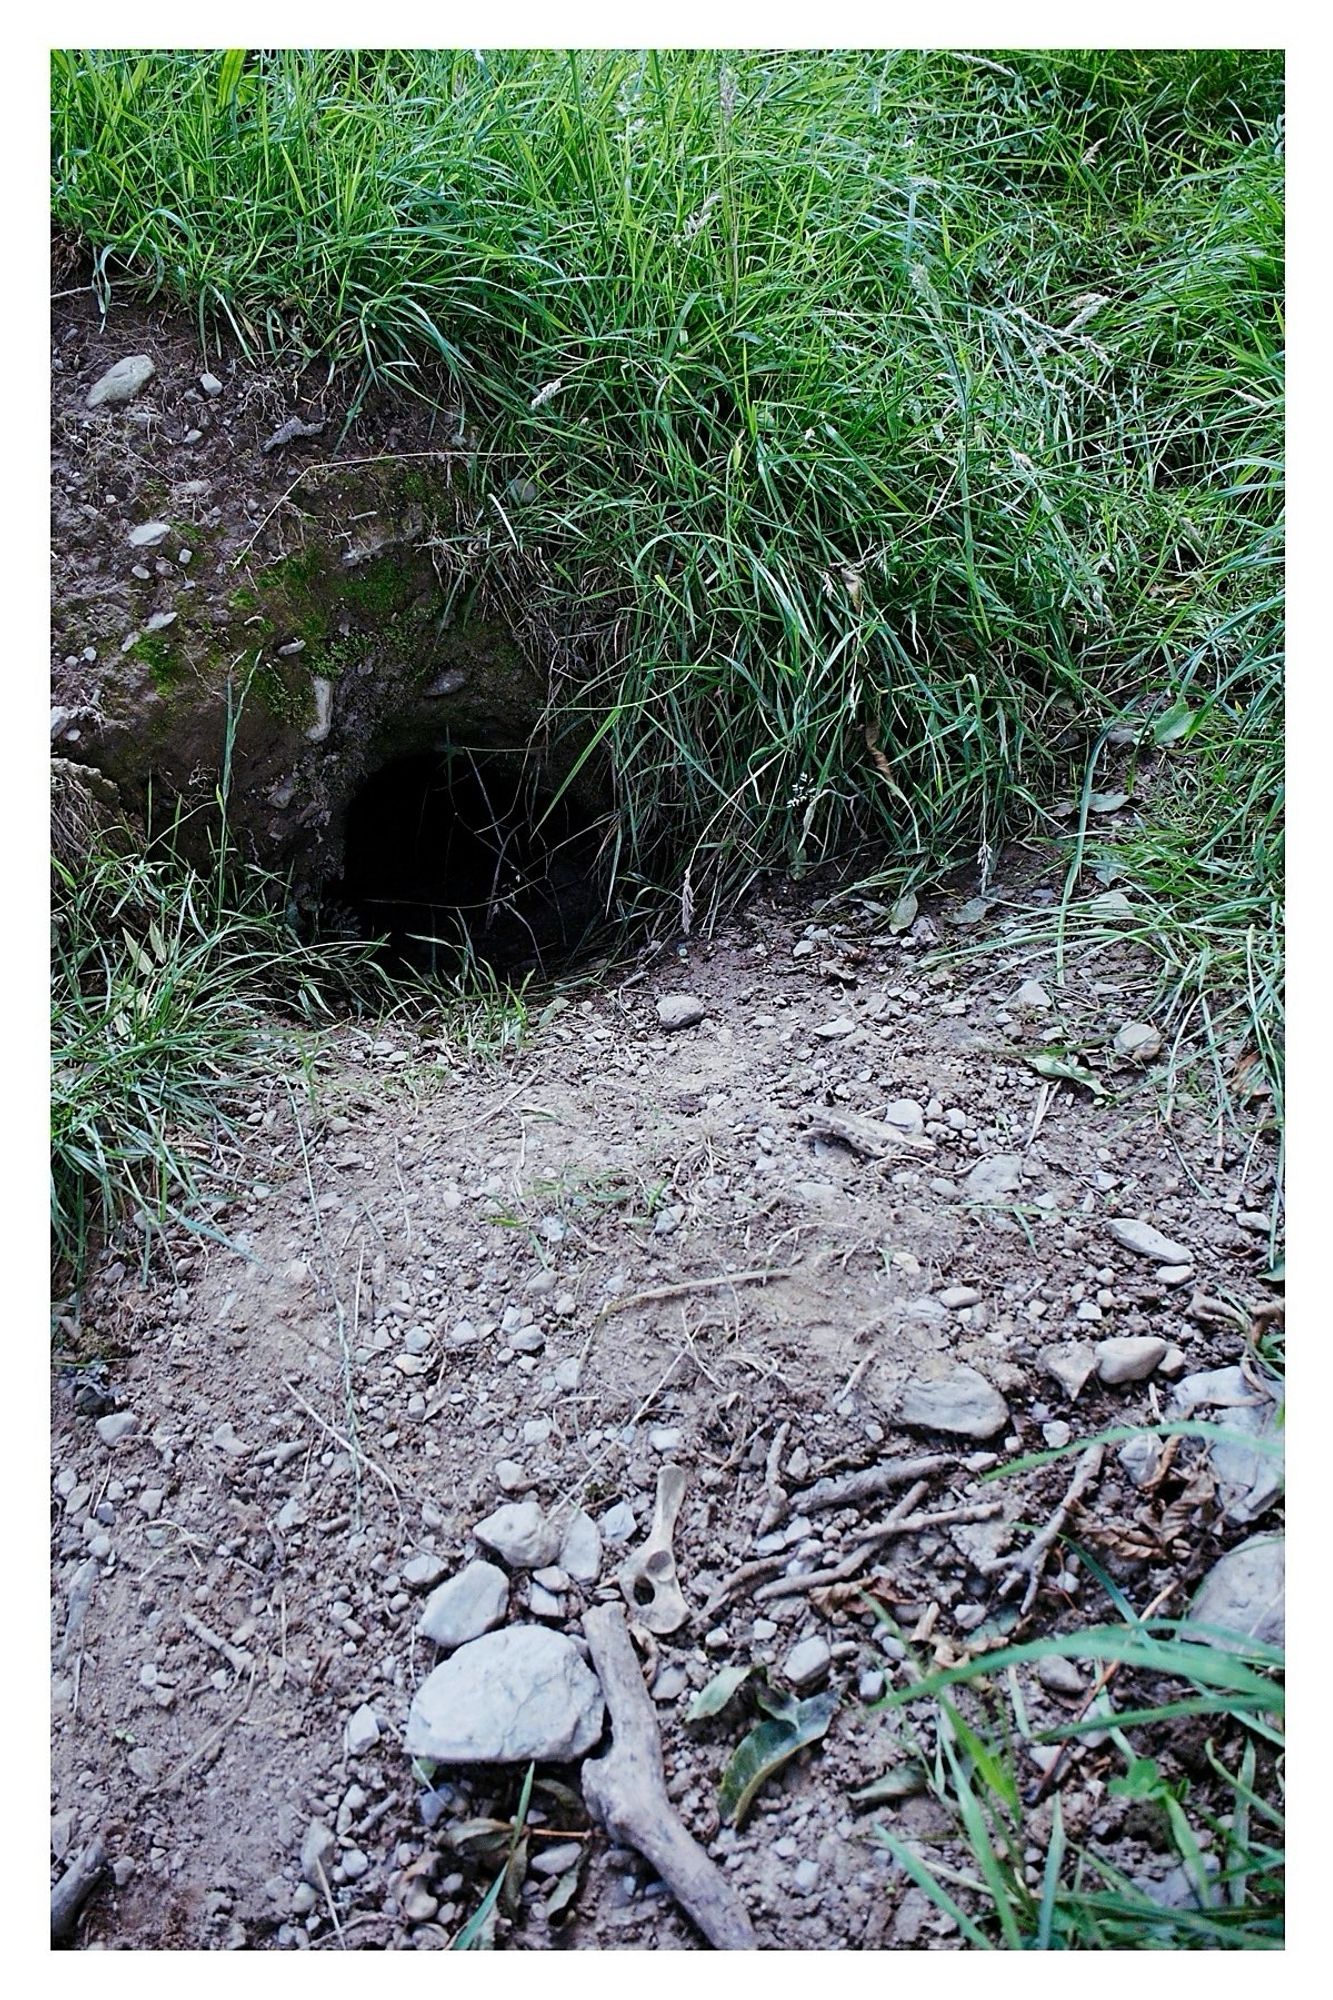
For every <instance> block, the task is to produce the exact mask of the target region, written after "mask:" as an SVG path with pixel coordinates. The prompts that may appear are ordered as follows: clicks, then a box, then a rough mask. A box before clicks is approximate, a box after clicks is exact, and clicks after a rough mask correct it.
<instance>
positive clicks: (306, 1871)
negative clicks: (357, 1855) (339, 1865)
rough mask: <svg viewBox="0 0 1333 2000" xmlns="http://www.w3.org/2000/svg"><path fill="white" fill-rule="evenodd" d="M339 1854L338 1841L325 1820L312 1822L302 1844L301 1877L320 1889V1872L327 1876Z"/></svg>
mask: <svg viewBox="0 0 1333 2000" xmlns="http://www.w3.org/2000/svg"><path fill="white" fill-rule="evenodd" d="M337 1853H338V1841H337V1838H336V1836H335V1834H334V1831H333V1828H332V1827H330V1826H325V1824H324V1822H323V1820H321V1819H315V1820H311V1822H310V1825H309V1827H308V1829H307V1830H306V1836H305V1839H304V1840H303V1841H302V1842H301V1875H302V1877H303V1879H304V1880H305V1881H307V1882H309V1883H310V1884H311V1885H312V1886H313V1887H314V1888H316V1889H317V1888H318V1887H319V1877H320V1871H321V1870H322V1871H323V1873H324V1874H325V1875H327V1874H328V1873H329V1871H330V1870H331V1869H332V1867H333V1863H334V1860H335V1859H336V1857H337Z"/></svg>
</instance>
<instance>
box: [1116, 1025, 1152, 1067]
mask: <svg viewBox="0 0 1333 2000" xmlns="http://www.w3.org/2000/svg"><path fill="white" fill-rule="evenodd" d="M1112 1047H1113V1048H1114V1049H1115V1052H1116V1054H1117V1055H1118V1056H1124V1057H1125V1058H1126V1059H1127V1060H1128V1061H1130V1062H1151V1061H1152V1059H1153V1057H1154V1056H1156V1055H1160V1054H1161V1052H1162V1037H1161V1035H1160V1034H1159V1033H1158V1031H1157V1029H1156V1028H1154V1027H1153V1025H1152V1023H1151V1022H1150V1021H1126V1023H1125V1025H1124V1027H1123V1028H1121V1029H1120V1030H1119V1032H1118V1033H1117V1035H1116V1038H1115V1041H1114V1042H1113V1043H1112Z"/></svg>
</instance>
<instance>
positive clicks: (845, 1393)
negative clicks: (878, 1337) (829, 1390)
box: [833, 1350, 879, 1416]
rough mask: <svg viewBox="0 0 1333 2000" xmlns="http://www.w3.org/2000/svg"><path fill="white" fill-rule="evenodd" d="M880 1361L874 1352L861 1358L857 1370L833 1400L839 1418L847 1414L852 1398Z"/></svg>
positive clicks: (854, 1370)
mask: <svg viewBox="0 0 1333 2000" xmlns="http://www.w3.org/2000/svg"><path fill="white" fill-rule="evenodd" d="M878 1359H879V1356H878V1355H877V1354H876V1353H875V1352H874V1351H873V1350H872V1351H871V1352H870V1353H869V1354H863V1355H862V1356H861V1359H860V1360H859V1361H858V1362H857V1364H856V1366H855V1368H853V1370H852V1372H851V1374H850V1375H849V1376H848V1377H847V1380H846V1381H845V1382H844V1383H843V1385H842V1387H841V1389H839V1391H838V1393H837V1395H836V1396H835V1397H834V1399H833V1408H834V1409H835V1410H836V1411H837V1412H838V1414H839V1416H845V1415H846V1414H847V1408H846V1407H845V1406H850V1404H851V1400H852V1397H853V1396H854V1395H855V1394H856V1392H857V1390H858V1389H859V1388H860V1386H861V1384H862V1383H863V1382H864V1381H865V1379H866V1376H867V1375H868V1374H869V1373H870V1371H871V1369H872V1368H873V1367H874V1365H875V1363H876V1362H877V1361H878Z"/></svg>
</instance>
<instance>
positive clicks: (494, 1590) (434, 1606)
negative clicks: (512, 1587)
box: [417, 1562, 509, 1647]
mask: <svg viewBox="0 0 1333 2000" xmlns="http://www.w3.org/2000/svg"><path fill="white" fill-rule="evenodd" d="M508 1609H509V1578H508V1577H507V1576H506V1575H505V1573H504V1571H503V1570H502V1569H497V1568H496V1566H495V1564H494V1563H488V1562H471V1563H469V1564H468V1565H467V1568H466V1569H462V1570H460V1571H459V1572H458V1575H457V1576H451V1577H448V1578H446V1580H445V1581H444V1582H443V1583H441V1584H437V1585H436V1587H435V1589H434V1590H433V1591H432V1592H431V1594H430V1596H429V1597H428V1598H427V1600H426V1605H425V1609H424V1610H423V1611H422V1614H421V1618H420V1621H419V1623H418V1625H417V1631H418V1632H419V1633H420V1634H421V1636H422V1638H423V1639H432V1640H433V1641H434V1642H435V1644H436V1645H437V1646H446V1647H452V1646H465V1645H466V1644H467V1642H468V1641H469V1640H470V1639H479V1638H480V1637H481V1635H482V1633H483V1632H489V1631H491V1630H492V1628H493V1627H494V1626H496V1625H500V1624H502V1623H503V1622H504V1616H505V1613H506V1612H507V1611H508Z"/></svg>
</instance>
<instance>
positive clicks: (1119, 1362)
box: [1097, 1333, 1166, 1388]
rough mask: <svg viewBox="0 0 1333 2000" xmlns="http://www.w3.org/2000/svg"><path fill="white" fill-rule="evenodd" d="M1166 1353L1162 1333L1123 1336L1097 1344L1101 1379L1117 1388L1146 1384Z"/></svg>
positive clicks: (1099, 1377)
mask: <svg viewBox="0 0 1333 2000" xmlns="http://www.w3.org/2000/svg"><path fill="white" fill-rule="evenodd" d="M1165 1353H1166V1342H1165V1341H1164V1340H1163V1339H1162V1338H1161V1336H1160V1335H1159V1334H1155V1333H1142V1334H1121V1335H1118V1336H1116V1337H1115V1338H1113V1339H1111V1340H1099V1341H1098V1342H1097V1379H1098V1381H1099V1382H1105V1383H1106V1385H1107V1387H1108V1388H1114V1387H1115V1386H1116V1384H1118V1383H1121V1382H1145V1381H1146V1380H1147V1378H1148V1377H1149V1376H1150V1375H1151V1374H1152V1372H1153V1370H1154V1368H1156V1366H1157V1364H1158V1362H1159V1361H1160V1360H1161V1359H1162V1356H1163V1355H1164V1354H1165Z"/></svg>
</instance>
